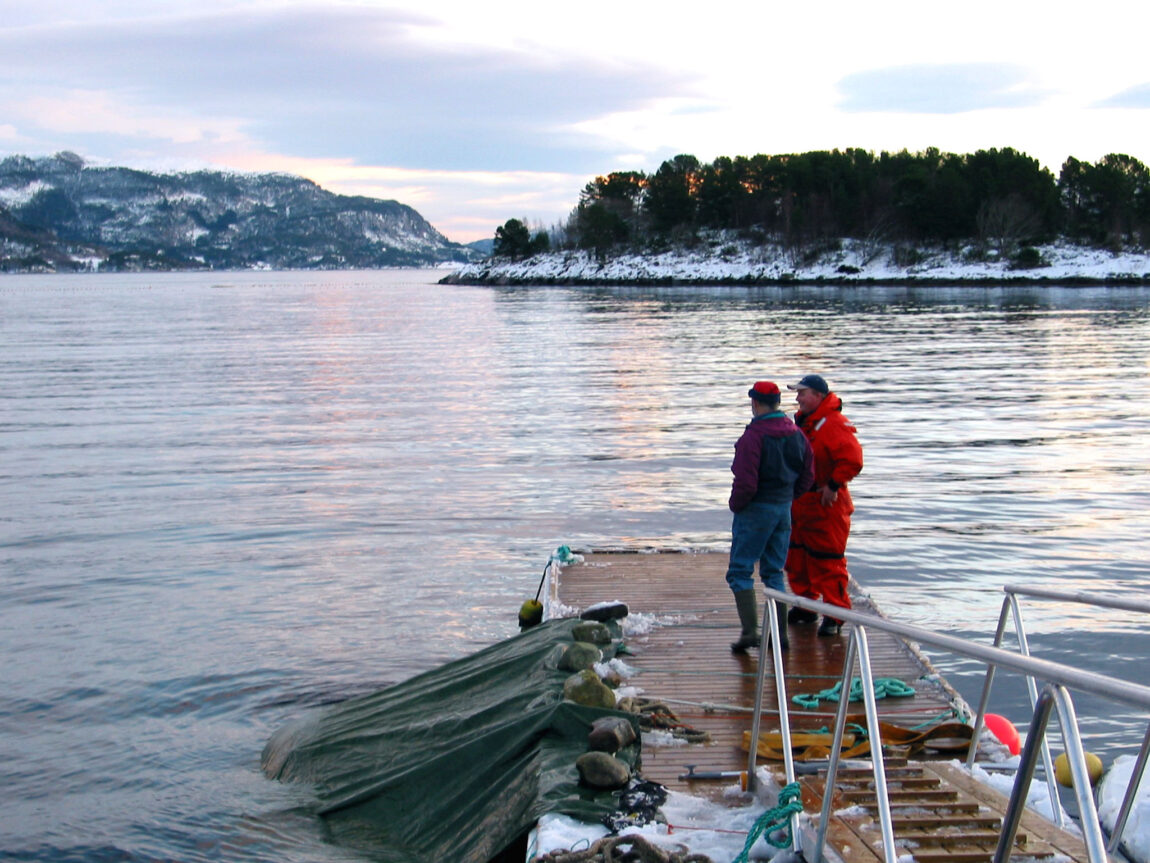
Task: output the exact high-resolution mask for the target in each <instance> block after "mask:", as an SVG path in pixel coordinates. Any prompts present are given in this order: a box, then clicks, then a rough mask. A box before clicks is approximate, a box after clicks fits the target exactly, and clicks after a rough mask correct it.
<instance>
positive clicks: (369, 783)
mask: <svg viewBox="0 0 1150 863" xmlns="http://www.w3.org/2000/svg"><path fill="white" fill-rule="evenodd" d="M578 623H580V621H578V620H557V621H550V622H548V623H544V624H542V625H541V626H538V627H535V628H533V629H530V630H527V631H526V632H524V633H522V634H520V635H519V636H516V637H515V638H511V639H508V640H507V641H505V642H502V643H500V644H496V645H493V646H492V647H489V648H487V649H486V650H483V651H480V652H479V653H476V654H474V655H472V656H469V657H466V658H464V659H461V660H458V661H456V662H452V663H449V664H448V665H445V666H443V667H441V668H439V669H436V670H434V671H430V672H428V673H426V674H422V675H420V676H418V677H414V678H412V679H411V680H408V681H406V682H404V683H401V684H399V685H398V686H393V687H391V688H389V689H385V690H383V691H381V692H378V693H375V694H373V695H368V696H364V697H360V698H355V699H352V700H349V701H346V702H344V703H342V704H338V705H335V706H333V707H330V708H327V709H325V710H324V711H323V712H322V713H320V714H319V715H317V716H314V717H310V718H308V719H306V720H301V721H299V722H296V723H293V724H291V725H289V726H286V727H284V728H282V729H280V730H279V731H277V732H276V733H275V734H274V735H273V736H272V738H271V740H269V741H268V744H267V746H266V747H265V749H264V753H263V766H264V771H265V772H266V773H267V774H268V775H269V776H270V777H272V778H275V779H281V780H290V781H300V782H310V783H314V785H315V787H316V792H317V795H318V798H319V813H320V815H321V817H323V818H324V820H325V821H326V822H327V824H328V826H329V827H330V829H331V832H332V836H333V838H334V840H335V841H336V842H338V843H340V844H345V845H349V846H352V847H356V848H360V849H363V850H364V851H367V852H368V853H369V854H370V856H371V857H372V858H374V859H378V860H382V861H386V863H439V861H448V860H449V861H460V863H484V861H487V860H489V859H490V858H491V857H493V856H495V855H496V854H497V853H499V852H500V851H501V850H503V849H504V848H505V847H506V846H508V845H509V844H510V843H512V842H513V841H515V840H516V839H517V838H518V837H520V836H521V835H522V834H523V833H524V832H526V831H527V830H529V829H530V828H531V827H532V826H533V825H534V824H535V822H536V820H537V819H538V818H539V817H540V816H541V815H543V814H545V813H547V812H562V813H566V814H569V815H573V816H575V817H578V818H582V819H584V820H588V821H598V820H599V819H600V817H602V816H603V815H605V814H607V813H609V812H611V811H613V810H614V809H615V805H616V803H617V800H616V798H615V797H614V796H613V795H611V794H610V793H605V792H597V793H596V792H593V791H591V790H590V789H587V788H584V787H581V786H580V785H579V775H578V772H577V771H576V769H575V760H576V759H577V758H578V757H579V756H580V755H582V754H583V753H584V752H586V751H587V734H588V732H589V731H590V728H591V723H592V722H593V721H594V720H595V719H598V718H600V717H602V716H607V715H622V716H628V718H629V719H630V720H631V721H632V723H633V725H634V726H635V732H636V736H637V735H638V733H639V728H638V722H637V719H636V717H634V716H631V715H630V714H616V713H613V712H612V711H607V710H602V709H597V708H590V707H583V706H580V705H577V704H574V703H572V702H570V701H564V700H563V682H564V681H565V680H566V679H567V678H568V677H569V676H570V674H571V672H569V671H561V670H559V669H558V667H557V664H558V660H559V658H560V657H561V656H562V654H563V651H564V650H565V649H566V647H567V646H568V645H570V644H571V643H572V638H571V630H572V628H573V627H574V626H575V625H577V624H578ZM637 756H638V744H636V745H635V746H634V747H633V748H632V750H631V751H625V752H623V753H620V757H623V758H625V759H626V760H628V761H629V762H632V763H633V762H634V760H635V759H636V758H637Z"/></svg>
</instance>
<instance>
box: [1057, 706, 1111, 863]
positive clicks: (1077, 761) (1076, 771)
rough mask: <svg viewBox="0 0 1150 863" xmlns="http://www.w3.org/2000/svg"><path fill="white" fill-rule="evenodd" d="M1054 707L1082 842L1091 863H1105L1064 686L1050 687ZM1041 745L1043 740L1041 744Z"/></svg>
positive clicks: (1075, 724) (1083, 755)
mask: <svg viewBox="0 0 1150 863" xmlns="http://www.w3.org/2000/svg"><path fill="white" fill-rule="evenodd" d="M1050 688H1051V689H1053V691H1054V700H1055V703H1056V704H1057V706H1058V724H1059V725H1060V726H1061V728H1062V743H1063V745H1064V746H1065V747H1066V758H1067V760H1068V761H1069V762H1070V778H1071V779H1072V780H1073V782H1074V798H1075V799H1076V800H1077V801H1078V815H1079V818H1080V820H1081V822H1082V824H1081V827H1082V840H1083V842H1085V843H1086V853H1087V854H1088V855H1089V856H1090V860H1091V861H1092V863H1106V859H1107V858H1106V840H1105V839H1103V837H1102V825H1101V824H1100V823H1099V822H1098V808H1097V807H1096V806H1095V805H1094V791H1093V789H1092V788H1091V787H1090V771H1089V770H1087V768H1086V751H1085V750H1084V749H1083V748H1082V736H1081V735H1080V734H1079V733H1078V715H1077V714H1076V713H1075V710H1074V702H1073V701H1072V700H1071V698H1070V692H1069V690H1067V688H1066V687H1065V686H1052V687H1050ZM1043 742H1045V740H1044V741H1043Z"/></svg>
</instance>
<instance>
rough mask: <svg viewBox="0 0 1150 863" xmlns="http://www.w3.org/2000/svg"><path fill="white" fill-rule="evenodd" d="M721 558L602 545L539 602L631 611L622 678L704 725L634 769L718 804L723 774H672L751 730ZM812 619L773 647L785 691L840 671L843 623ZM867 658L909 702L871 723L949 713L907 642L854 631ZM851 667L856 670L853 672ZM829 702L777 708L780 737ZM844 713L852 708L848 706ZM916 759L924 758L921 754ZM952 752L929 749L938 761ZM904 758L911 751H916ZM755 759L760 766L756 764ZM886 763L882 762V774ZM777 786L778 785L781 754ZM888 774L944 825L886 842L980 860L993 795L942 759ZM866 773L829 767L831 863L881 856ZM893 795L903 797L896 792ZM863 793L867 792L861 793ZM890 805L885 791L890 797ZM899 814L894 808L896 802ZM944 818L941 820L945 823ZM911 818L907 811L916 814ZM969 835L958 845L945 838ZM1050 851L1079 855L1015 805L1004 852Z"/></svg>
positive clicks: (823, 682) (1036, 854) (992, 820)
mask: <svg viewBox="0 0 1150 863" xmlns="http://www.w3.org/2000/svg"><path fill="white" fill-rule="evenodd" d="M726 566H727V556H726V555H725V554H716V553H712V554H708V553H698V554H694V553H681V554H677V553H657V554H638V553H635V554H632V553H623V554H616V553H605V554H588V555H585V556H584V562H583V563H581V564H574V565H571V566H568V567H565V568H564V569H563V570H562V573H561V574H560V576H559V577H558V579H557V580H556V581H555V582H553V583H552V585H551V588H550V590H551V596H550V600H551V601H552V602H557V603H561V604H562V605H564V606H569V607H573V608H575V609H583V608H586V607H588V606H590V605H593V604H596V603H599V602H609V601H615V600H618V601H622V602H625V603H626V604H627V605H628V607H629V609H630V611H631V614H632V615H633V616H636V617H638V618H639V619H640V620H651V619H653V621H654V625H653V626H651V627H650V629H649V632H647V633H645V634H640V635H632V636H630V637H628V638H627V641H626V643H627V646H628V648H629V649H630V650H631V651H632V654H633V655H631V656H627V657H625V661H626V662H627V664H628V665H630V666H632V667H633V668H634V669H635V670H636V672H637V673H636V674H635V676H634V677H632V678H631V679H629V680H627V681H626V682H627V684H629V685H634V686H636V687H639V688H640V689H641V690H642V694H643V697H645V698H651V699H656V700H659V701H663V702H665V703H666V704H667V705H668V706H669V707H670V708H671V709H673V710H674V711H675V712H676V713H677V714H678V717H679V719H680V720H681V721H682V722H683V723H684V724H685V725H687V726H690V728H691V729H694V730H698V731H704V732H706V733H707V735H708V736H709V742H707V743H702V744H691V745H680V746H645V747H644V749H643V755H642V775H643V777H644V778H646V779H649V780H652V781H655V782H658V783H660V784H662V785H665V786H667V787H668V788H671V789H674V790H679V791H684V792H687V793H690V794H694V795H702V796H707V797H710V798H712V799H714V800H717V801H721V800H723V799H724V798H723V787H724V786H725V785H729V784H731V783H732V782H734V781H736V780H733V779H731V780H724V781H712V780H695V781H691V780H686V779H683V778H681V777H682V776H683V775H684V774H686V773H688V771H689V768H690V765H694V769H695V771H696V772H719V771H723V772H725V771H740V770H745V769H746V766H747V753H746V751H745V750H744V749H743V748H742V746H741V742H742V739H743V734H744V732H748V731H749V730H750V727H751V713H750V710H751V708H752V706H753V704H754V697H755V686H756V675H757V673H758V651H757V650H752V651H750V652H748V653H747V654H745V655H736V654H732V653H731V651H730V643H731V641H733V640H734V639H735V638H737V636H738V630H739V624H738V617H737V614H736V612H735V606H734V601H733V600H732V598H731V592H730V590H729V588H728V587H727V585H726V581H725V580H724V574H725V572H726ZM853 601H854V602H855V608H856V610H859V611H863V610H865V609H866V608H868V607H870V608H872V609H873V606H870V604H869V600H868V599H867V598H866V597H865V596H863V595H861V594H858V593H856V594H855V595H854V596H853ZM817 628H818V627H817V625H816V624H805V625H792V626H791V627H790V629H789V633H790V641H791V646H790V649H789V650H787V651H785V652H784V657H785V661H784V674H785V677H786V683H787V692H788V695H789V696H790V697H793V696H794V695H796V694H799V693H803V694H817V693H819V692H821V691H823V690H825V689H828V688H829V687H831V686H833V685H834V684H836V683H838V682H839V681H840V680H841V678H842V673H843V663H844V661H845V659H846V652H847V645H848V638H847V633H848V631H849V630H848V627H844V628H843V634H842V635H840V636H838V637H833V638H828V637H819V636H818V635H817V634H816V630H817ZM868 642H869V648H870V654H871V664H872V669H873V673H874V676H875V678H876V679H877V678H897V679H898V680H900V681H902V682H904V683H906V684H909V685H910V686H911V687H913V688H914V690H915V694H914V695H913V696H911V697H902V698H885V699H881V700H880V701H879V702H878V709H879V715H880V718H881V719H882V720H884V721H888V722H893V723H895V724H898V725H900V726H902V727H904V728H913V727H915V726H920V725H929V724H934V723H937V722H944V721H948V720H950V721H953V719H954V712H953V707H954V700H953V698H952V695H953V693H952V692H951V691H950V690H949V688H948V687H947V686H946V685H945V682H941V681H939V680H938V678H937V675H935V674H934V673H933V669H931V668H930V667H929V664H927V663H926V662H925V660H923V658H922V657H921V656H920V655H919V653H918V652H917V650H915V649H914V648H912V647H911V646H908V645H907V644H906V643H904V642H903V641H902V640H901V639H900V638H898V637H897V636H894V635H891V634H888V633H883V632H881V631H879V630H868ZM856 673H857V672H856ZM763 708H764V709H763V717H762V720H761V725H760V731H763V732H770V731H778V730H779V721H778V702H777V699H776V695H775V681H774V674H773V673H772V669H771V668H768V673H767V681H766V686H765V692H764V699H763ZM836 708H837V704H835V703H834V702H826V701H821V702H820V703H819V706H818V707H817V708H813V709H806V708H801V707H798V706H797V705H795V704H793V703H792V704H791V705H790V709H791V727H792V731H817V730H821V729H824V728H829V727H830V726H831V725H832V723H833V720H834V715H835V710H836ZM851 712H852V713H858V714H861V713H862V712H863V710H862V705H861V703H860V704H858V705H857V708H856V706H855V705H852V706H851ZM929 755H930V753H929V752H928V753H927V757H928V758H929ZM944 755H945V757H946V758H953V757H955V756H954V755H953V753H945V754H943V753H940V755H939V757H940V758H941V757H943V756H944ZM916 757H917V756H916ZM762 763H765V762H762V761H760V764H762ZM898 764H899V762H891V768H892V770H896V765H898ZM774 766H776V767H777V780H778V783H779V784H780V785H781V784H782V783H783V781H785V780H784V779H783V777H782V765H781V762H780V763H777V764H776V765H774ZM897 769H898V770H904V771H909V772H904V773H902V774H899V773H898V772H895V773H893V774H892V775H891V776H890V777H888V785H889V786H890V788H891V790H892V792H897V793H898V794H899V796H904V797H905V798H906V800H907V801H911V802H910V803H909V804H908V805H910V806H912V807H913V808H914V809H915V810H917V811H919V812H920V813H921V812H922V811H923V808H924V805H926V804H930V803H931V802H932V798H938V799H937V800H935V801H934V802H936V803H938V806H937V807H936V808H934V809H932V810H931V815H930V816H929V817H930V819H931V820H932V821H933V822H935V823H936V825H941V826H942V827H943V828H944V829H943V830H942V831H941V835H940V837H939V838H936V836H935V834H936V833H938V831H927V830H923V829H922V828H921V824H916V822H915V821H914V819H913V818H910V817H909V815H908V814H907V812H903V813H902V817H903V820H902V821H901V822H896V827H895V836H896V839H897V840H899V843H900V844H906V846H907V847H906V850H905V851H904V852H903V853H913V854H914V856H915V859H916V860H919V861H923V863H927V861H929V863H939V861H943V860H950V861H955V863H975V861H981V860H989V859H990V855H991V854H992V853H993V851H994V847H995V841H993V840H991V839H989V838H988V836H989V834H990V833H994V835H997V833H996V831H997V826H995V825H997V824H999V823H1001V816H1002V814H1003V813H1004V812H1005V807H1006V799H1005V798H1004V797H1002V795H1000V794H997V792H994V791H993V790H991V789H989V788H987V787H985V786H983V785H982V784H980V783H978V782H976V781H974V780H971V779H970V778H969V777H968V776H967V775H966V774H965V773H964V772H963V771H961V770H958V769H956V768H953V767H951V766H949V765H947V764H946V763H945V762H944V761H939V760H934V761H932V760H927V761H925V762H918V761H916V762H912V763H911V764H905V763H904V764H903V766H902V767H898V768H897ZM869 776H870V771H869V770H865V771H862V772H861V773H851V772H850V771H840V776H839V778H838V782H837V783H836V788H835V790H834V793H835V796H836V799H835V801H834V811H835V812H839V811H840V810H846V811H849V812H851V813H853V814H852V815H837V814H836V815H835V816H834V818H833V823H832V824H831V825H830V826H829V831H828V846H829V848H830V849H831V852H832V853H831V854H830V855H828V856H830V857H832V858H833V856H835V855H837V856H838V858H839V859H840V860H842V861H844V863H873V861H876V860H882V859H883V858H882V850H881V845H880V844H879V842H880V839H881V835H880V831H879V829H878V824H877V821H876V820H875V819H874V818H873V817H872V815H873V813H872V812H871V811H870V810H867V808H866V807H867V806H868V805H869V802H868V799H867V788H868V784H869ZM800 782H801V785H802V788H803V801H804V810H805V811H806V812H808V813H816V814H817V813H818V812H819V810H820V808H821V805H822V797H823V793H824V790H825V789H824V785H825V783H824V781H823V778H822V777H821V776H819V775H812V776H805V777H802V778H801V780H800ZM903 792H905V794H904V793H903ZM872 796H873V795H872ZM892 799H893V797H892ZM903 808H904V809H906V806H904V807H903ZM952 816H953V817H954V818H958V819H959V820H958V821H957V822H954V823H953V824H950V825H949V826H948V823H947V819H948V818H951V817H952ZM920 820H921V819H920ZM967 834H969V839H970V841H967V842H964V843H958V842H956V841H955V837H956V836H967ZM1056 853H1057V854H1062V855H1065V856H1067V857H1070V858H1071V859H1073V860H1076V861H1085V860H1086V859H1087V857H1086V853H1085V848H1084V846H1083V843H1082V841H1081V840H1080V839H1078V838H1076V837H1073V836H1070V835H1069V834H1067V833H1065V832H1064V831H1060V830H1058V829H1057V828H1055V827H1054V826H1053V825H1050V824H1048V823H1047V822H1046V821H1044V820H1043V819H1041V818H1038V817H1037V816H1034V815H1032V814H1031V813H1027V815H1026V816H1025V817H1024V820H1023V829H1022V830H1021V831H1020V836H1019V841H1018V842H1017V843H1016V846H1015V855H1016V856H1025V857H1027V858H1038V859H1041V858H1048V857H1050V856H1051V855H1054V854H1056Z"/></svg>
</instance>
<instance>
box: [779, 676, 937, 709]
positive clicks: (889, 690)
mask: <svg viewBox="0 0 1150 863" xmlns="http://www.w3.org/2000/svg"><path fill="white" fill-rule="evenodd" d="M842 693H843V683H842V681H841V680H840V681H839V682H838V683H836V684H835V685H834V686H832V687H831V688H830V689H824V690H822V691H821V692H815V693H812V694H810V695H804V694H802V693H800V694H798V695H792V696H791V701H793V702H794V703H795V704H797V705H799V707H806V708H809V709H811V710H813V709H814V708H816V707H818V706H819V701H838V700H839V699H841V698H842ZM914 694H915V691H914V688H913V687H910V686H907V685H906V684H905V683H903V682H902V681H901V680H899V679H898V678H895V677H879V678H877V679H876V680H875V682H874V697H875V698H887V697H890V698H906V697H908V696H911V695H914ZM847 700H848V701H862V700H863V687H862V678H859V677H852V678H851V688H850V692H849V693H848V695H847Z"/></svg>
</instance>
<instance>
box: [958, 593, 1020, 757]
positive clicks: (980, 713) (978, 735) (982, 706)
mask: <svg viewBox="0 0 1150 863" xmlns="http://www.w3.org/2000/svg"><path fill="white" fill-rule="evenodd" d="M1008 607H1009V606H1008V600H1007V598H1006V597H1003V598H1002V609H1001V610H1000V611H999V612H998V628H997V629H996V630H995V631H994V646H995V647H1001V646H1002V633H1003V632H1005V631H1006V612H1007V608H1008ZM997 668H998V666H996V665H995V664H994V663H993V662H988V663H987V664H986V679H985V680H984V681H983V682H982V696H981V697H980V698H979V699H978V710H977V711H975V714H974V733H973V734H972V735H971V737H970V748H969V749H968V750H967V752H966V769H967V770H969V769H970V768H971V767H973V766H974V756H975V755H977V754H978V741H979V740H981V739H982V731H983V728H984V727H985V725H986V722H985V720H984V718H983V717H985V716H986V706H987V705H988V704H989V703H990V688H991V686H993V685H994V672H995V670H996V669H997ZM1032 706H1033V705H1032Z"/></svg>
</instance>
